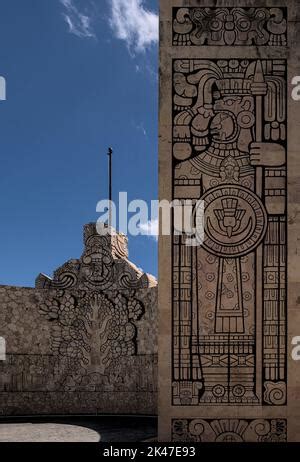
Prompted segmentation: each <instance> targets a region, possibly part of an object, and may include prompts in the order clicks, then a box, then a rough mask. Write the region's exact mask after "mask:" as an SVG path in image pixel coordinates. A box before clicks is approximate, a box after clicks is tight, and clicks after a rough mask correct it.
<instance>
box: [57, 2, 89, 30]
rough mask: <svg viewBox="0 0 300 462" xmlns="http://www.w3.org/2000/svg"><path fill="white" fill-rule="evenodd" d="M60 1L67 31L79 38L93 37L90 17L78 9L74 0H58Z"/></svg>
mask: <svg viewBox="0 0 300 462" xmlns="http://www.w3.org/2000/svg"><path fill="white" fill-rule="evenodd" d="M60 3H61V4H62V5H63V6H64V9H65V11H64V13H63V17H64V19H65V21H66V23H67V24H68V27H69V32H70V33H71V34H74V35H77V37H81V38H82V37H88V38H95V34H94V31H93V28H92V26H91V22H92V18H91V17H90V16H87V15H86V14H83V13H82V12H81V11H79V9H78V8H77V6H76V5H75V3H74V0H60Z"/></svg>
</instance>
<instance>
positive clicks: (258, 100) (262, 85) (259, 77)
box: [251, 60, 268, 197]
mask: <svg viewBox="0 0 300 462" xmlns="http://www.w3.org/2000/svg"><path fill="white" fill-rule="evenodd" d="M251 91H252V94H253V96H255V111H256V114H255V141H256V143H261V142H262V130H263V120H262V114H263V96H265V95H266V94H267V91H268V86H267V84H266V82H265V79H264V73H263V68H262V64H261V61H259V60H258V61H257V63H256V68H255V74H254V77H253V83H252V85H251ZM262 186H263V169H262V167H260V166H257V167H256V170H255V191H256V194H257V195H258V197H261V196H262Z"/></svg>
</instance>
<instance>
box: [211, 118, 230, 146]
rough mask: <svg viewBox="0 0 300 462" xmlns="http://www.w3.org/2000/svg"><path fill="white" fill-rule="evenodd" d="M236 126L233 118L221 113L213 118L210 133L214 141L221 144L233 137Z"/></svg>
mask: <svg viewBox="0 0 300 462" xmlns="http://www.w3.org/2000/svg"><path fill="white" fill-rule="evenodd" d="M235 131H236V126H235V122H234V119H233V117H232V116H231V115H230V114H227V113H226V112H219V113H218V114H216V115H215V117H214V118H213V120H212V122H211V125H210V133H211V134H212V137H213V140H215V141H218V142H219V143H221V142H222V141H227V140H229V139H230V138H232V137H233V135H234V133H235Z"/></svg>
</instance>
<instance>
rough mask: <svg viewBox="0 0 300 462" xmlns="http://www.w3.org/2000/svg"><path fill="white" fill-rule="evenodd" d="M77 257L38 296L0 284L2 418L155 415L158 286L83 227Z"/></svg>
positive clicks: (44, 282)
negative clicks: (3, 351) (3, 348)
mask: <svg viewBox="0 0 300 462" xmlns="http://www.w3.org/2000/svg"><path fill="white" fill-rule="evenodd" d="M84 244H85V246H84V252H83V255H82V257H81V258H80V259H77V260H70V261H68V262H67V263H66V264H64V265H63V266H62V267H60V268H59V269H58V270H57V271H55V273H54V277H53V279H51V278H49V277H47V276H45V275H42V274H40V275H39V276H38V278H37V280H36V288H18V287H8V286H0V336H1V337H3V338H4V339H5V341H6V360H5V361H0V414H2V415H26V414H48V413H51V414H75V413H76V414H81V413H88V414H89V413H90V414H95V413H128V414H131V413H140V414H156V413H157V402H156V394H157V385H156V384H157V370H156V367H157V338H156V336H157V325H156V311H157V288H156V281H155V279H154V278H153V277H151V276H150V275H147V274H145V273H142V272H141V271H140V270H139V269H138V268H136V267H135V266H134V265H133V264H132V263H131V262H129V260H128V258H127V257H128V252H127V240H126V237H125V236H123V235H120V234H115V235H111V234H107V235H99V234H98V233H97V232H96V227H95V225H94V224H89V225H86V226H85V228H84Z"/></svg>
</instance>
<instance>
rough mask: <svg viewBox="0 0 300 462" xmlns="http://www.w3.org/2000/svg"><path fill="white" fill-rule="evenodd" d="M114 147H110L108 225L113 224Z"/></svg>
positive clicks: (108, 153)
mask: <svg viewBox="0 0 300 462" xmlns="http://www.w3.org/2000/svg"><path fill="white" fill-rule="evenodd" d="M112 153H113V150H112V148H108V152H107V155H108V199H109V211H108V226H111V225H112V213H111V203H112Z"/></svg>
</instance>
